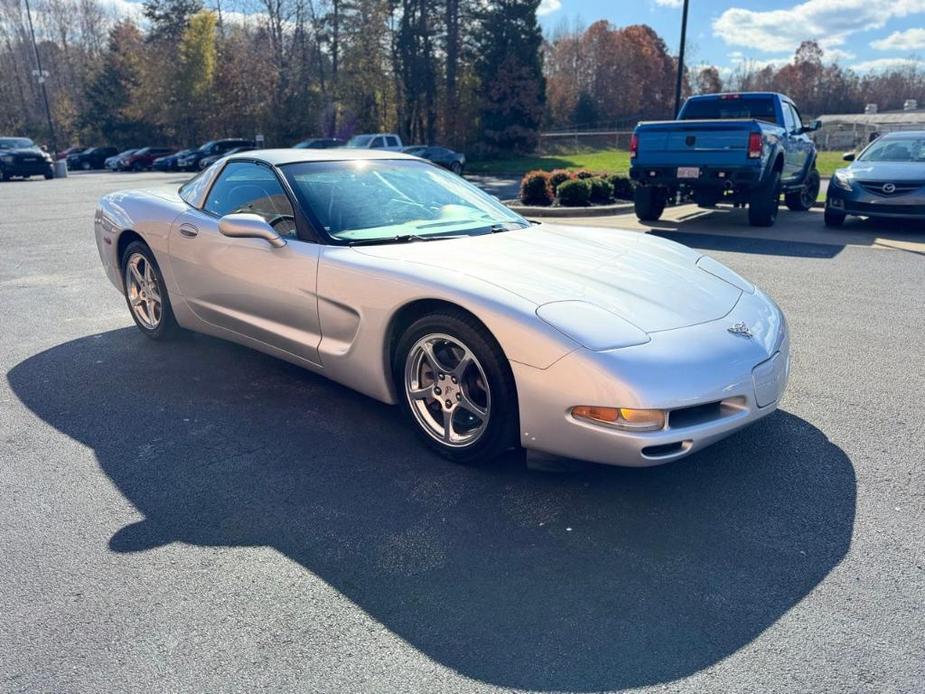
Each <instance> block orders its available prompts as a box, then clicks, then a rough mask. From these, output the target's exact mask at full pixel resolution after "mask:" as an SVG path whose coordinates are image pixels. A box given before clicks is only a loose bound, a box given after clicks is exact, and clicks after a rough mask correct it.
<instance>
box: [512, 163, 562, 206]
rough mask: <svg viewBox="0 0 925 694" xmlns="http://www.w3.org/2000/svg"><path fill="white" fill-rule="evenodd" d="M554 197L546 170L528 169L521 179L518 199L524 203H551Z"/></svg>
mask: <svg viewBox="0 0 925 694" xmlns="http://www.w3.org/2000/svg"><path fill="white" fill-rule="evenodd" d="M554 197H555V196H554V195H553V192H552V186H551V185H549V173H547V172H546V171H530V172H529V173H527V174H525V175H524V177H523V179H521V181H520V201H521V202H522V203H523V204H524V205H551V204H552V201H553V199H554Z"/></svg>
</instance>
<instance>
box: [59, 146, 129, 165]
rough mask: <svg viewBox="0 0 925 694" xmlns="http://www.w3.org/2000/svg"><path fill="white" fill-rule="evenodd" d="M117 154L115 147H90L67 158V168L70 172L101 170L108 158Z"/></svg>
mask: <svg viewBox="0 0 925 694" xmlns="http://www.w3.org/2000/svg"><path fill="white" fill-rule="evenodd" d="M118 153H119V150H118V149H116V148H115V147H90V148H89V149H85V150H82V151H80V152H77V153H75V154H70V155H68V157H67V168H69V169H71V170H72V171H76V170H77V169H80V170H81V171H90V170H91V169H102V168H103V167H104V166H105V165H106V160H107V159H109V157H111V156H113V155H116V154H118Z"/></svg>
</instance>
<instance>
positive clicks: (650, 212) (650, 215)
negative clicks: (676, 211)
mask: <svg viewBox="0 0 925 694" xmlns="http://www.w3.org/2000/svg"><path fill="white" fill-rule="evenodd" d="M633 208H634V209H635V211H636V216H637V217H638V218H639V221H640V222H654V221H656V220H658V218H659V217H661V216H662V212H664V211H665V194H664V193H663V192H662V191H661V190H659V189H658V188H650V187H649V186H636V188H635V189H634V190H633Z"/></svg>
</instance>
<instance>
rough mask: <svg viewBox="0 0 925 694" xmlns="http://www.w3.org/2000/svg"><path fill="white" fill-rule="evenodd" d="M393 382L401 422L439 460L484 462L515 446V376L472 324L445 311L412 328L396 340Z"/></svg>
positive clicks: (491, 341) (480, 329) (462, 315)
mask: <svg viewBox="0 0 925 694" xmlns="http://www.w3.org/2000/svg"><path fill="white" fill-rule="evenodd" d="M463 355H468V356H469V357H470V359H468V360H467V361H464V360H463V358H461V357H462V356H463ZM392 374H393V379H394V383H395V388H396V391H397V395H398V400H399V404H400V407H401V409H402V411H403V412H404V413H405V416H406V417H407V418H408V421H409V422H410V423H411V425H412V427H413V428H414V430H415V432H416V433H417V434H418V436H419V437H420V438H421V439H422V440H423V441H424V442H425V443H426V444H427V445H428V446H429V447H430V448H431V449H433V450H434V451H436V452H437V453H439V454H440V455H441V456H443V457H444V458H447V459H449V460H452V461H453V462H456V463H462V464H475V463H481V462H488V461H490V460H492V459H494V458H496V457H498V456H499V455H501V454H502V453H504V452H505V451H507V450H509V449H511V448H516V447H517V446H518V445H519V428H520V425H519V417H518V407H517V389H516V386H515V384H514V375H513V373H512V372H511V367H510V364H509V363H508V361H507V358H506V357H505V356H504V352H503V351H502V350H501V347H500V346H499V345H498V343H497V342H496V341H495V339H494V337H492V335H491V334H490V333H489V332H488V331H487V330H486V329H485V328H484V327H483V326H482V325H481V324H480V323H479V322H478V321H476V320H475V319H474V318H473V317H471V316H469V315H467V314H465V313H463V312H461V311H453V310H452V309H448V310H446V311H441V312H440V313H434V314H431V315H427V316H424V317H422V318H419V319H418V320H416V321H415V322H414V323H412V324H411V325H410V326H409V327H408V328H407V329H406V330H405V331H404V333H403V334H402V335H401V337H400V338H399V341H398V345H397V346H396V349H395V356H394V360H393V363H392ZM453 379H456V380H453ZM425 393H426V394H425ZM477 411H480V412H479V413H477ZM447 425H448V426H449V434H447V433H446V432H447ZM467 439H468V440H467Z"/></svg>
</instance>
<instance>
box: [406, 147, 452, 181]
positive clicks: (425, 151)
mask: <svg viewBox="0 0 925 694" xmlns="http://www.w3.org/2000/svg"><path fill="white" fill-rule="evenodd" d="M402 152H404V153H405V154H410V155H411V156H413V157H420V158H421V159H427V161H432V162H433V163H434V164H439V165H440V166H442V167H443V168H444V169H449V170H450V171H452V172H453V173H454V174H456V175H458V176H460V175H462V172H463V169H464V168H465V166H466V155H465V154H463V153H462V152H454V151H453V150H452V149H449V148H448V147H438V146H434V145H412V146H410V147H405V148H404V149H403V150H402Z"/></svg>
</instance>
